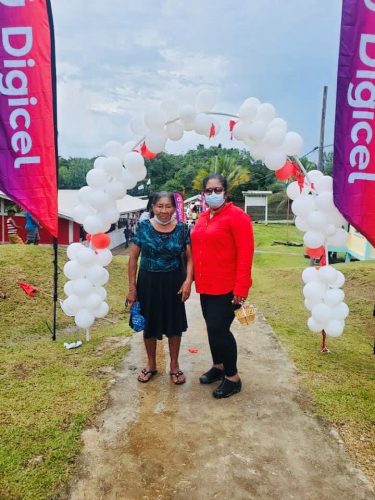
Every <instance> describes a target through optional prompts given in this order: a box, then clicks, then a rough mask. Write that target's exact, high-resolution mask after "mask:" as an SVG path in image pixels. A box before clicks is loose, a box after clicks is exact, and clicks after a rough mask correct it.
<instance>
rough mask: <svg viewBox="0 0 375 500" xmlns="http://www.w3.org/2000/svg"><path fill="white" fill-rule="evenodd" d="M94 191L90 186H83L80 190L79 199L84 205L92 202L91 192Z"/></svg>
mask: <svg viewBox="0 0 375 500" xmlns="http://www.w3.org/2000/svg"><path fill="white" fill-rule="evenodd" d="M92 192H93V189H91V188H90V187H89V186H83V187H81V189H80V190H79V191H78V199H79V201H80V202H81V203H82V204H83V205H87V204H89V203H90V196H91V193H92Z"/></svg>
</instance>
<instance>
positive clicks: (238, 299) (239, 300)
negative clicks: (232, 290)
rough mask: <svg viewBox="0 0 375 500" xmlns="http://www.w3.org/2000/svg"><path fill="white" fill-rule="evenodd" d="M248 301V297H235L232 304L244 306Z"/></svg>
mask: <svg viewBox="0 0 375 500" xmlns="http://www.w3.org/2000/svg"><path fill="white" fill-rule="evenodd" d="M245 300H246V297H240V295H234V296H233V299H232V302H233V304H243V303H244V302H245Z"/></svg>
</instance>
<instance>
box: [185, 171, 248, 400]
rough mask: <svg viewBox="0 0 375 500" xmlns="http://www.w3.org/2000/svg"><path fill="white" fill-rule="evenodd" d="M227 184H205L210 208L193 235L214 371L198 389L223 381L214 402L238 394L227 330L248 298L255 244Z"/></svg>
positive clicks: (214, 180)
mask: <svg viewBox="0 0 375 500" xmlns="http://www.w3.org/2000/svg"><path fill="white" fill-rule="evenodd" d="M227 189H228V184H227V181H226V179H225V178H224V177H223V176H221V175H219V174H213V175H209V176H208V177H206V178H205V179H203V192H204V197H205V201H206V204H207V205H208V207H209V209H208V210H207V211H206V212H203V213H202V214H201V215H200V217H199V219H198V221H197V222H196V224H195V227H194V230H193V231H192V233H191V240H192V250H193V262H194V279H195V287H196V290H197V292H198V293H200V298H201V306H202V312H203V317H204V319H205V322H206V326H207V333H208V341H209V344H210V350H211V354H212V360H213V366H212V368H210V369H209V370H208V371H207V372H206V373H204V374H203V375H202V376H201V377H200V379H199V380H200V383H201V384H211V383H212V382H216V381H218V380H221V383H220V385H219V386H218V387H217V388H216V389H215V390H214V391H213V396H214V397H215V398H227V397H229V396H232V395H233V394H236V393H237V392H240V390H241V379H240V377H239V375H238V371H237V344H236V340H235V338H234V336H233V334H232V333H231V331H230V326H231V324H232V321H233V319H234V312H233V311H234V309H235V308H236V307H239V306H240V304H241V303H242V302H243V301H244V300H245V299H246V297H247V295H248V293H249V289H250V287H251V283H252V280H251V265H252V260H253V254H254V239H253V230H252V223H251V219H250V217H249V216H248V215H247V214H245V212H243V210H241V209H240V208H238V207H236V206H235V205H233V203H229V202H227Z"/></svg>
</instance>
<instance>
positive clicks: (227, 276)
mask: <svg viewBox="0 0 375 500" xmlns="http://www.w3.org/2000/svg"><path fill="white" fill-rule="evenodd" d="M191 244H192V249H193V261H194V279H195V287H196V290H197V292H198V293H206V294H209V295H222V294H225V293H228V292H231V291H233V294H234V295H239V296H240V297H247V294H248V293H249V289H250V287H251V283H252V279H251V265H252V262H253V254H254V238H253V228H252V223H251V219H250V217H249V216H248V215H247V214H245V212H244V211H243V210H241V209H240V208H238V207H236V206H235V205H233V203H227V204H226V205H225V206H224V207H223V209H222V210H220V211H219V212H218V213H217V214H216V215H214V216H213V217H212V218H211V219H210V210H207V211H206V212H203V213H202V214H201V215H200V216H199V219H198V220H197V222H196V224H195V226H194V229H193V231H192V233H191Z"/></svg>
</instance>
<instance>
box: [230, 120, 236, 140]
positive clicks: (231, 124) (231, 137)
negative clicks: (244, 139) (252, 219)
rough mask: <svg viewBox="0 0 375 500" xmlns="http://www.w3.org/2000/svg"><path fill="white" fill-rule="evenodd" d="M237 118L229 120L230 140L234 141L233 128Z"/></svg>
mask: <svg viewBox="0 0 375 500" xmlns="http://www.w3.org/2000/svg"><path fill="white" fill-rule="evenodd" d="M236 123H237V122H236V120H229V132H230V140H231V141H233V129H234V126H235V125H236Z"/></svg>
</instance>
